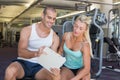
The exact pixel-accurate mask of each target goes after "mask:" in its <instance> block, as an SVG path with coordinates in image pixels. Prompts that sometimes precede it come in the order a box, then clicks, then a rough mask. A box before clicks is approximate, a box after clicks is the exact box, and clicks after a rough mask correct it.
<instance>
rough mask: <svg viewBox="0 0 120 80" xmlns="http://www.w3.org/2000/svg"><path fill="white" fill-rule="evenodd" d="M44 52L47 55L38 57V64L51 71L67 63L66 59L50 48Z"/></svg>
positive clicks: (46, 48)
mask: <svg viewBox="0 0 120 80" xmlns="http://www.w3.org/2000/svg"><path fill="white" fill-rule="evenodd" d="M43 51H44V52H45V53H43V54H41V55H40V56H39V57H38V63H39V64H40V65H42V66H43V67H44V68H46V69H47V70H49V71H50V68H60V67H61V66H62V65H63V64H64V63H65V61H66V59H65V57H62V56H61V55H59V54H58V53H56V52H55V51H53V50H52V49H50V48H48V47H45V48H44V50H43Z"/></svg>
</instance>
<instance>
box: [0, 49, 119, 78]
mask: <svg viewBox="0 0 120 80" xmlns="http://www.w3.org/2000/svg"><path fill="white" fill-rule="evenodd" d="M16 57H17V48H12V47H7V48H0V80H4V73H5V69H6V67H7V66H8V65H9V64H10V63H11V61H12V60H13V59H15V58H16ZM103 66H104V67H103V69H102V72H101V74H100V76H99V77H98V78H97V80H120V72H116V71H115V70H116V69H120V65H118V62H116V61H113V62H111V61H106V59H103ZM107 66H108V68H107V69H106V68H105V67H107ZM111 66H113V67H111ZM113 68H116V69H113Z"/></svg>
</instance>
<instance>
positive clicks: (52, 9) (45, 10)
mask: <svg viewBox="0 0 120 80" xmlns="http://www.w3.org/2000/svg"><path fill="white" fill-rule="evenodd" d="M47 10H51V11H53V12H56V9H55V8H53V7H51V6H47V7H45V8H44V10H43V13H44V14H45V15H46V14H47Z"/></svg>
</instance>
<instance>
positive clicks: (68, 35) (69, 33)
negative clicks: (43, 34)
mask: <svg viewBox="0 0 120 80" xmlns="http://www.w3.org/2000/svg"><path fill="white" fill-rule="evenodd" d="M71 36H72V32H65V33H64V38H66V39H70V38H71Z"/></svg>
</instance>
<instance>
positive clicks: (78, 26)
mask: <svg viewBox="0 0 120 80" xmlns="http://www.w3.org/2000/svg"><path fill="white" fill-rule="evenodd" d="M86 30H87V25H86V24H85V23H83V22H81V21H80V20H76V21H75V23H74V25H73V35H74V36H76V37H77V36H79V35H83V34H84V33H85V31H86Z"/></svg>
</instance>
